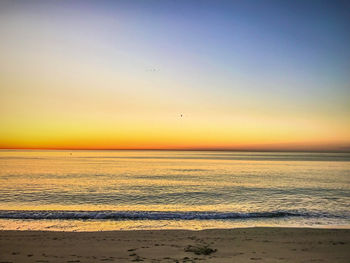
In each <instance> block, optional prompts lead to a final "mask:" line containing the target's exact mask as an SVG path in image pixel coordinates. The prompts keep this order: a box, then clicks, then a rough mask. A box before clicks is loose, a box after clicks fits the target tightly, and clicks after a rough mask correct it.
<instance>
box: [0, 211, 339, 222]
mask: <svg viewBox="0 0 350 263" xmlns="http://www.w3.org/2000/svg"><path fill="white" fill-rule="evenodd" d="M284 217H338V216H335V215H327V214H324V213H308V212H297V211H272V212H249V213H234V212H168V211H167V212H156V211H36V210H30V211H19V210H1V211H0V219H32V220H42V219H62V220H69V219H73V220H74V219H75V220H234V219H249V218H254V219H259V218H284Z"/></svg>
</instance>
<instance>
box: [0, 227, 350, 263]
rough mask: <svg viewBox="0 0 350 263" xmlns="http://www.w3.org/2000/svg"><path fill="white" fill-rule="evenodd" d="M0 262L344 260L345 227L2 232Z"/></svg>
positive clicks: (349, 239)
mask: <svg viewBox="0 0 350 263" xmlns="http://www.w3.org/2000/svg"><path fill="white" fill-rule="evenodd" d="M0 250H1V253H0V262H2V263H5V262H104V261H106V262H137V261H139V262H141V261H143V262H349V261H350V230H348V229H302V228H247V229H218V230H203V231H186V230H158V231H112V232H42V231H1V232H0Z"/></svg>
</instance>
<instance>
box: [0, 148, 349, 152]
mask: <svg viewBox="0 0 350 263" xmlns="http://www.w3.org/2000/svg"><path fill="white" fill-rule="evenodd" d="M0 150H48V151H50V150H51V151H207V152H209V151H213V152H318V153H350V149H344V150H340V149H337V150H335V149H333V150H331V149H329V150H327V149H323V150H322V149H320V150H317V149H269V148H261V149H259V148H254V149H246V148H227V149H223V148H193V149H191V148H69V147H67V148H55V147H48V148H40V147H27V148H25V147H24V148H22V147H14V148H1V147H0Z"/></svg>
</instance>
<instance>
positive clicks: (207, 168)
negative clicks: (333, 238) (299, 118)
mask: <svg viewBox="0 0 350 263" xmlns="http://www.w3.org/2000/svg"><path fill="white" fill-rule="evenodd" d="M251 226H282V227H283V226H295V227H334V228H349V227H350V154H349V153H287V152H284V153H271V152H219V151H217V152H215V151H38V150H1V151H0V229H19V230H29V229H30V230H60V231H62V230H63V231H99V230H133V229H206V228H233V227H251Z"/></svg>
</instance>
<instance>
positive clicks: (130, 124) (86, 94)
mask: <svg viewBox="0 0 350 263" xmlns="http://www.w3.org/2000/svg"><path fill="white" fill-rule="evenodd" d="M0 38H1V41H0V127H1V128H0V148H55V149H57V148H63V149H64V148H69V149H134V148H147V149H149V148H152V149H167V148H168V149H169V148H171V149H272V150H274V149H277V150H281V149H282V150H332V151H333V150H336V151H338V150H339V151H349V150H350V4H349V2H347V1H321V0H320V1H249V0H248V1H185V0H184V1H175V0H174V1H147V0H144V1H141V0H139V1H136V0H135V1H132V0H131V1H130V0H129V1H1V2H0ZM180 114H183V117H180Z"/></svg>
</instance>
